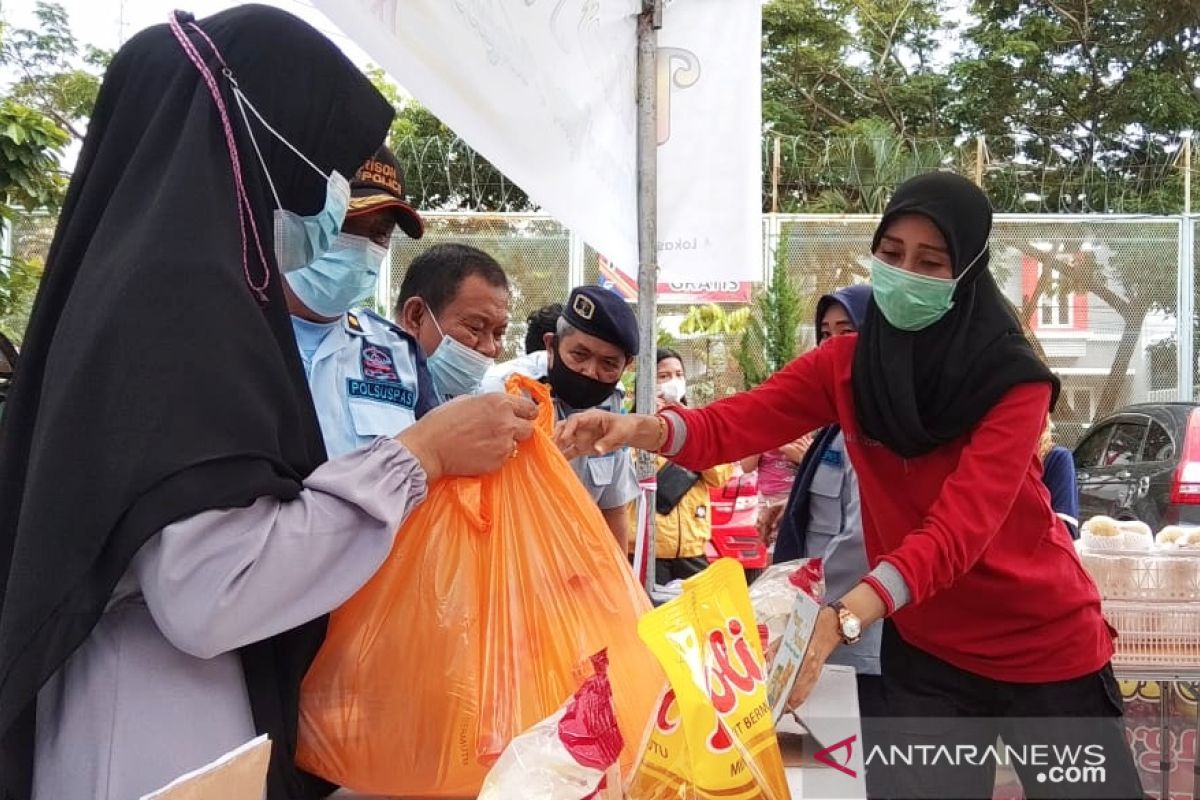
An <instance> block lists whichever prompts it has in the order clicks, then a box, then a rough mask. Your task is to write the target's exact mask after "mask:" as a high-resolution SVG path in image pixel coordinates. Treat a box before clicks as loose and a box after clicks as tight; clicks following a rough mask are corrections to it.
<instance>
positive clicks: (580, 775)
mask: <svg viewBox="0 0 1200 800" xmlns="http://www.w3.org/2000/svg"><path fill="white" fill-rule="evenodd" d="M591 661H592V667H593V669H594V670H595V672H594V674H593V675H592V676H591V677H590V678H588V679H587V680H585V681H584V682H583V685H582V686H580V687H579V689H578V690H577V691H576V692H575V694H574V695H572V696H571V698H570V699H569V700H567V702H566V704H564V705H563V707H562V708H560V709H559V710H558V711H556V712H555V713H554V714H553V715H551V716H549V717H547V718H546V719H544V720H542V721H541V722H539V723H538V724H537V725H534V726H533V727H532V728H530V729H529V730H527V731H525V732H524V733H522V734H521V735H520V736H518V737H517V738H515V739H513V740H512V741H511V742H509V745H508V747H506V748H505V749H504V752H503V753H501V754H500V758H499V760H497V761H496V764H495V766H493V767H492V770H491V772H489V773H488V775H487V779H486V780H484V782H483V789H482V790H481V791H480V793H479V800H517V799H518V798H520V800H592V798H598V796H599V793H600V791H601V790H602V787H603V786H604V785H605V784H606V782H605V773H606V772H608V771H609V770H610V769H611V768H612V767H613V766H614V765H615V764H616V763H617V759H618V758H620V756H621V748H622V747H623V746H624V739H623V738H622V737H621V731H620V729H619V728H618V727H617V716H616V712H615V711H614V709H613V697H612V685H611V684H610V683H609V682H608V652H607V651H606V650H601V651H600V652H599V653H597V654H596V655H594V656H592V659H591ZM614 772H615V771H614ZM617 782H618V783H619V781H617Z"/></svg>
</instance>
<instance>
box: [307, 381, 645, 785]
mask: <svg viewBox="0 0 1200 800" xmlns="http://www.w3.org/2000/svg"><path fill="white" fill-rule="evenodd" d="M520 390H524V391H525V392H527V393H529V394H530V395H531V396H532V397H533V398H534V400H535V401H536V402H537V403H538V405H539V407H540V409H541V413H540V415H539V417H538V420H537V423H536V428H537V430H536V432H535V434H534V436H533V437H532V438H530V439H529V440H528V441H525V442H522V443H521V444H520V447H519V449H518V452H517V455H516V457H514V458H512V459H510V460H509V462H508V463H507V464H505V465H504V467H503V468H502V469H501V470H500V471H499V472H498V473H495V474H492V475H488V476H484V477H482V478H446V479H443V480H441V481H438V482H437V483H436V484H435V485H433V486H431V487H430V489H429V495H428V497H427V498H426V500H425V502H424V503H422V504H421V505H420V506H419V507H418V508H416V509H415V510H414V511H413V513H412V514H411V515H410V516H409V518H408V520H407V521H406V522H405V523H404V525H403V526H402V527H401V529H400V531H399V533H398V534H397V537H396V543H395V546H394V547H393V549H392V552H391V554H390V555H389V556H388V559H387V561H385V562H384V564H383V566H382V567H380V569H379V571H378V572H377V573H376V574H375V575H374V576H373V577H372V578H371V580H370V581H368V582H367V584H366V585H365V586H363V588H362V589H361V590H359V592H358V593H357V594H355V595H354V597H352V598H351V599H350V600H349V601H348V602H347V603H346V604H345V605H343V606H342V607H341V608H339V609H338V610H336V611H335V612H334V613H333V614H332V615H331V616H330V621H329V632H328V634H327V636H326V639H325V644H324V645H323V646H322V648H321V651H320V652H319V653H318V655H317V658H316V660H315V661H314V663H313V665H312V667H311V668H310V670H309V672H308V675H307V676H306V678H305V680H304V684H303V686H302V689H301V698H300V741H299V746H298V750H297V761H298V763H299V764H300V766H301V767H303V768H304V769H306V770H308V771H310V772H313V773H315V774H317V775H320V776H321V777H323V778H326V779H327V780H330V781H333V782H334V783H337V784H339V785H342V786H345V787H348V788H351V789H354V790H357V791H360V792H366V793H371V794H385V795H418V796H437V797H468V796H469V797H474V796H475V794H476V793H478V791H479V789H480V786H481V785H482V783H483V779H484V777H485V776H486V774H487V772H488V769H489V768H490V767H491V766H492V764H494V763H495V761H496V760H497V759H498V758H499V756H500V754H501V752H502V751H503V750H504V748H505V747H506V746H507V745H508V743H509V742H510V741H511V740H512V739H513V738H514V737H515V736H517V735H518V734H520V733H521V732H522V731H524V730H526V729H528V728H530V727H531V726H533V725H534V724H536V723H537V722H539V721H540V720H543V719H545V718H546V717H548V716H550V715H551V714H552V713H554V712H555V711H556V710H557V709H558V707H559V705H560V704H561V703H562V700H563V698H564V697H569V696H570V695H571V694H572V692H574V691H575V689H576V688H577V687H578V686H579V685H580V684H581V683H582V682H583V681H584V680H585V679H586V678H587V677H588V667H587V665H588V664H589V663H590V662H589V660H588V657H589V656H590V655H591V654H593V653H596V652H598V651H600V650H604V649H607V650H608V654H609V658H610V667H609V677H610V680H611V682H612V687H613V697H614V704H615V707H616V713H617V720H618V722H619V724H620V727H621V729H622V730H626V731H630V732H631V734H632V735H630V736H628V737H626V745H625V749H624V750H623V751H622V754H621V760H622V768H623V771H628V770H629V769H631V767H632V765H633V762H634V761H635V759H636V753H635V751H636V749H637V743H638V740H639V734H640V733H641V731H642V730H644V728H645V726H646V724H647V722H648V720H649V719H650V717H651V714H652V712H653V708H654V704H655V698H656V696H657V694H658V692H659V689H660V688H661V686H662V684H663V680H664V675H663V672H662V670H661V669H660V668H659V666H658V664H657V662H656V660H655V658H654V656H653V655H652V654H651V653H650V651H649V650H648V649H647V648H646V646H645V645H644V644H643V643H642V642H641V641H640V640H639V639H638V633H637V625H638V618H639V617H640V616H641V614H642V613H643V612H645V611H647V610H649V608H650V604H649V601H648V599H647V598H646V595H645V593H644V592H643V591H642V589H641V587H640V586H638V584H637V583H636V581H635V579H634V577H633V574H632V572H631V570H630V567H629V563H628V562H627V561H626V559H625V555H624V554H623V553H621V552H620V549H619V548H618V547H617V545H616V543H615V542H614V540H613V537H612V534H611V532H610V531H609V528H608V526H607V525H606V524H605V522H604V518H603V517H602V516H601V514H600V511H599V510H598V509H597V507H596V504H595V503H594V502H593V501H592V500H591V498H590V497H589V496H588V494H587V492H586V491H585V489H584V488H583V486H582V484H581V483H580V482H579V479H578V478H577V477H576V475H575V473H574V472H573V471H572V469H571V466H570V465H569V464H568V463H567V461H566V460H565V459H564V458H563V457H562V455H561V454H560V453H559V452H558V449H557V448H556V447H555V446H554V443H553V441H552V439H551V434H552V431H553V424H554V413H553V407H552V405H551V403H550V399H549V391H548V389H547V388H546V387H544V386H543V385H541V384H538V383H536V382H533V381H530V380H527V379H523V378H516V379H514V380H513V381H511V382H510V385H509V391H510V392H513V391H520ZM631 742H632V744H630V743H631Z"/></svg>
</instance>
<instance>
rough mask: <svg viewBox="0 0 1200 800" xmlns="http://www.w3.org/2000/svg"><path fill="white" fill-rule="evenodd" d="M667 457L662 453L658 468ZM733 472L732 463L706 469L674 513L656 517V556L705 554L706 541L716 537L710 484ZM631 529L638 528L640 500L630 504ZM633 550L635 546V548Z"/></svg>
mask: <svg viewBox="0 0 1200 800" xmlns="http://www.w3.org/2000/svg"><path fill="white" fill-rule="evenodd" d="M665 463H667V460H666V459H665V458H663V457H662V456H659V457H658V459H657V463H656V465H655V466H656V468H657V469H662V466H663V464H665ZM732 475H733V465H732V464H721V465H720V466H716V467H713V468H711V469H706V470H704V471H703V472H701V473H700V480H698V481H696V485H695V486H693V487H692V488H691V489H689V490H688V493H687V494H685V495H684V496H683V497H682V498H681V499H680V501H679V504H678V505H677V506H675V508H674V509H672V510H671V513H670V514H657V515H656V516H655V521H654V538H655V548H654V550H655V553H654V557H655V558H695V557H697V556H702V555H704V545H705V543H706V542H708V540H709V539H711V538H712V508H711V507H710V506H709V502H708V489H709V487H710V486H724V485H725V483H726V482H727V481H728V480H729V478H730V477H731V476H732ZM630 518H631V520H632V521H631V525H632V528H631V530H637V503H632V504H631V505H630ZM631 552H632V548H631Z"/></svg>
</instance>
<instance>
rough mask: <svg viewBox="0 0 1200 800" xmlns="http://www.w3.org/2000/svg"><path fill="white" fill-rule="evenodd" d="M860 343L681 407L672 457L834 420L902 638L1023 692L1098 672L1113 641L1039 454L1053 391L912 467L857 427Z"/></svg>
mask: <svg viewBox="0 0 1200 800" xmlns="http://www.w3.org/2000/svg"><path fill="white" fill-rule="evenodd" d="M856 339H857V337H855V336H843V337H839V338H837V339H833V340H830V341H828V342H826V343H825V344H824V345H822V346H821V347H818V348H817V349H815V350H813V351H811V352H809V353H807V354H805V355H803V356H801V357H800V358H798V359H796V360H795V361H793V362H792V363H791V364H789V365H788V366H787V367H785V368H784V369H783V370H781V371H780V372H778V373H777V374H776V375H775V376H773V377H772V378H771V379H770V380H768V381H767V382H766V383H764V384H763V385H762V386H760V387H758V388H757V389H754V390H753V391H749V392H744V393H742V394H738V395H735V396H733V397H729V398H727V399H725V400H721V401H719V402H717V403H713V404H712V405H710V406H708V407H706V408H703V409H696V410H681V411H680V416H681V417H682V418H683V420H684V422H685V424H686V434H685V436H686V438H685V439H684V441H683V445H682V449H681V450H680V452H679V453H678V455H677V456H676V457H675V458H674V460H675V461H676V462H678V463H679V464H681V465H682V466H685V467H689V468H692V469H697V468H699V467H701V466H708V465H711V464H715V463H721V462H728V461H735V460H737V459H740V458H743V457H745V456H748V455H751V454H753V453H760V452H763V451H766V450H769V449H771V448H773V447H777V446H779V445H780V444H783V443H785V442H788V441H791V440H793V439H795V438H796V437H798V436H800V435H802V434H804V433H807V432H809V431H812V430H814V429H816V428H820V427H823V426H825V425H829V424H831V423H835V422H836V423H838V424H840V425H841V426H842V429H843V431H844V432H845V438H846V446H847V448H848V450H849V455H850V460H851V462H852V463H853V464H854V468H855V471H856V472H857V473H858V480H859V494H860V499H861V503H862V512H863V532H864V535H865V538H866V549H867V555H868V557H869V559H870V563H871V565H872V567H874V566H875V565H877V564H878V563H879V562H881V561H883V562H888V563H890V564H891V565H892V566H894V567H895V568H896V570H897V571H898V572H899V573H900V575H901V576H902V577H903V578H904V581H905V583H906V584H907V586H908V589H909V592H910V594H911V602H910V603H909V604H908V605H906V606H904V607H902V608H900V609H898V610H897V611H896V612H895V614H894V616H893V620H894V622H895V624H896V626H897V628H898V629H899V631H900V633H901V635H902V636H903V637H904V639H905V641H907V642H908V643H910V644H912V645H913V646H915V647H918V648H920V649H922V650H925V651H926V652H928V653H930V654H932V655H934V656H937V657H938V658H940V659H942V660H944V661H947V662H949V663H951V664H953V665H955V666H957V667H959V668H961V669H964V670H968V671H970V672H974V673H976V674H979V675H983V676H985V677H988V678H992V679H995V680H1003V681H1011V682H1015V683H1041V682H1050V681H1058V680H1069V679H1071V678H1077V677H1080V676H1083V675H1086V674H1089V673H1091V672H1095V671H1097V670H1099V669H1100V668H1101V667H1103V666H1104V664H1106V663H1107V662H1108V661H1109V660H1110V659H1111V658H1112V653H1113V645H1112V632H1111V629H1109V627H1108V625H1107V624H1106V623H1105V621H1104V618H1103V616H1102V615H1101V612H1100V595H1099V593H1098V591H1097V590H1096V586H1095V584H1094V583H1093V582H1092V580H1091V578H1090V577H1089V576H1088V574H1087V573H1086V572H1085V571H1084V569H1083V565H1082V563H1081V562H1080V560H1079V557H1078V555H1077V554H1076V552H1075V549H1074V546H1073V545H1072V542H1071V537H1070V534H1068V533H1067V531H1066V529H1065V528H1064V527H1063V526H1062V524H1061V522H1060V521H1059V520H1058V518H1057V517H1056V516H1055V514H1054V512H1053V511H1052V510H1051V507H1050V497H1049V493H1048V492H1047V490H1046V487H1045V485H1044V484H1043V483H1042V481H1041V464H1040V463H1039V461H1038V459H1037V457H1036V449H1037V442H1038V438H1039V436H1040V434H1041V431H1042V428H1043V426H1044V424H1045V419H1046V411H1047V408H1048V407H1049V402H1050V387H1049V385H1048V384H1045V383H1029V384H1020V385H1017V386H1015V387H1013V388H1012V389H1011V390H1009V392H1008V393H1007V394H1006V395H1005V396H1004V397H1003V398H1002V399H1001V400H1000V402H998V403H997V404H996V405H995V406H994V407H993V408H992V409H991V411H989V412H988V413H987V414H986V415H985V416H984V417H983V419H982V420H980V422H979V423H978V424H977V425H976V426H975V428H974V429H973V430H972V431H971V432H970V433H969V434H967V435H964V436H962V437H960V438H959V439H958V440H955V441H953V442H950V443H948V444H946V445H944V446H942V447H939V448H937V449H936V450H934V451H932V452H930V453H927V454H925V455H922V456H918V457H916V458H909V459H905V458H902V457H901V456H899V455H896V454H895V453H893V452H892V451H891V450H889V449H888V448H887V447H885V446H883V445H882V444H880V443H879V442H876V441H874V440H871V439H869V438H868V437H866V436H865V435H864V434H863V433H862V432H861V429H860V428H859V424H858V419H857V418H856V416H855V413H854V396H853V391H852V388H851V380H850V374H851V369H852V363H853V360H854V346H855V341H856Z"/></svg>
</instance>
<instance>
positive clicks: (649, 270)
mask: <svg viewBox="0 0 1200 800" xmlns="http://www.w3.org/2000/svg"><path fill="white" fill-rule="evenodd" d="M661 27H662V0H643V2H642V13H641V14H640V15H639V16H638V26H637V31H638V37H637V48H638V56H637V201H638V202H637V205H638V208H637V212H638V323H639V326H640V331H639V334H640V339H641V348H640V350H639V354H638V361H637V395H636V403H637V406H636V407H637V412H638V413H639V414H653V413H654V405H655V403H654V398H655V386H654V384H655V374H656V372H657V369H656V368H655V352H654V351H655V345H656V341H657V338H658V336H657V331H658V324H657V320H656V318H655V313H656V305H657V297H656V290H657V288H658V133H657V126H658V103H657V94H658V93H657V76H658V29H659V28H661ZM656 472H657V470H656V469H655V459H654V454H653V453H646V452H639V453H638V456H637V475H638V480H639V481H640V482H643V484H644V483H645V482H646V481H649V480H650V479H652V478H653V477H654V475H655V473H656ZM642 498H643V501H644V502H648V503H649V508H650V509H651V511H650V513H647V514H646V516H647V517H648V520H649V545H648V547H647V550H648V552H647V555H646V558H647V568H646V591H647V592H648V593H652V592H653V590H654V517H655V515H654V513H653V508H654V491H653V490H651V491H648V492H643V494H642Z"/></svg>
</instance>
